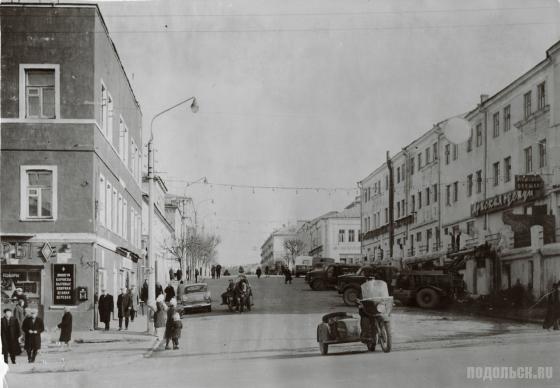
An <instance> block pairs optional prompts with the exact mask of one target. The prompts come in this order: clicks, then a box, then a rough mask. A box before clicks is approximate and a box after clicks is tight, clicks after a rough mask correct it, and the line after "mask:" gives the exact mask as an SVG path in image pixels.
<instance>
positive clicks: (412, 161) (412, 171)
mask: <svg viewBox="0 0 560 388" xmlns="http://www.w3.org/2000/svg"><path fill="white" fill-rule="evenodd" d="M410 175H414V158H410Z"/></svg>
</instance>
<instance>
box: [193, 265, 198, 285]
mask: <svg viewBox="0 0 560 388" xmlns="http://www.w3.org/2000/svg"><path fill="white" fill-rule="evenodd" d="M194 282H195V283H198V268H195V269H194Z"/></svg>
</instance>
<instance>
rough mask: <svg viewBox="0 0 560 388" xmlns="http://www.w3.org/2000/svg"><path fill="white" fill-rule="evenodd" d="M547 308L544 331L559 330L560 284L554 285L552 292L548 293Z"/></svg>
mask: <svg viewBox="0 0 560 388" xmlns="http://www.w3.org/2000/svg"><path fill="white" fill-rule="evenodd" d="M547 302H548V303H547V307H546V317H545V319H544V322H543V329H546V330H550V328H553V329H554V330H558V329H559V328H560V327H559V320H560V282H557V283H553V284H552V291H551V292H549V293H548V298H547Z"/></svg>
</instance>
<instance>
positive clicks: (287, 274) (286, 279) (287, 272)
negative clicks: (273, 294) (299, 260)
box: [284, 267, 292, 284]
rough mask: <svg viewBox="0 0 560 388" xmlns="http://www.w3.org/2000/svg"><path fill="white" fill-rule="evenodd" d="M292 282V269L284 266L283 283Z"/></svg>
mask: <svg viewBox="0 0 560 388" xmlns="http://www.w3.org/2000/svg"><path fill="white" fill-rule="evenodd" d="M288 283H290V284H292V271H290V269H289V268H288V267H285V268H284V284H288Z"/></svg>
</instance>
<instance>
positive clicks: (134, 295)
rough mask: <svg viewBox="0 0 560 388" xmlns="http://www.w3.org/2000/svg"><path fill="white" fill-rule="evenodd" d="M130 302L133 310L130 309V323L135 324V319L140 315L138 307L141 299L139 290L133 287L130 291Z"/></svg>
mask: <svg viewBox="0 0 560 388" xmlns="http://www.w3.org/2000/svg"><path fill="white" fill-rule="evenodd" d="M130 300H131V302H132V308H131V309H130V322H134V318H135V317H136V315H138V307H139V305H140V298H139V297H138V289H137V288H136V286H132V287H131V289H130Z"/></svg>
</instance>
